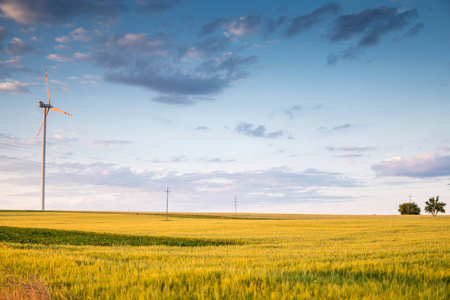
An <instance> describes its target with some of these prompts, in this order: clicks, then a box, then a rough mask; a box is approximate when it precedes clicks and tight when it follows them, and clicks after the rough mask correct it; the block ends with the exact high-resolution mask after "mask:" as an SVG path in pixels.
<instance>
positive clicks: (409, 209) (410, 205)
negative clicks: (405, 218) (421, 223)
mask: <svg viewBox="0 0 450 300" xmlns="http://www.w3.org/2000/svg"><path fill="white" fill-rule="evenodd" d="M398 211H399V212H400V214H402V215H420V207H419V206H418V205H417V203H415V202H405V203H402V204H400V205H399V206H398Z"/></svg>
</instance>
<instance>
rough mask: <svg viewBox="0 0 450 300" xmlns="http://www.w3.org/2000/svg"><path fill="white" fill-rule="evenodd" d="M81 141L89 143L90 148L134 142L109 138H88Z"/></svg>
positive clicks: (111, 146) (109, 146) (110, 146)
mask: <svg viewBox="0 0 450 300" xmlns="http://www.w3.org/2000/svg"><path fill="white" fill-rule="evenodd" d="M83 141H84V142H85V143H87V144H89V146H90V147H92V148H98V147H108V148H113V147H116V146H122V145H132V144H134V142H132V141H122V140H110V139H89V140H83Z"/></svg>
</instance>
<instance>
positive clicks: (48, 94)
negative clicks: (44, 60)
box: [44, 64, 50, 104]
mask: <svg viewBox="0 0 450 300" xmlns="http://www.w3.org/2000/svg"><path fill="white" fill-rule="evenodd" d="M44 69H45V81H46V82H47V98H48V104H50V92H49V91H48V78H47V67H46V66H45V64H44Z"/></svg>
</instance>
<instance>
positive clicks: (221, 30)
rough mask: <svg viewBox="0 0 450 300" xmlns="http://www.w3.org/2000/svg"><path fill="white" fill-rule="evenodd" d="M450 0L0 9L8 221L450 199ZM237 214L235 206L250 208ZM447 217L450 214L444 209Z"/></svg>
mask: <svg viewBox="0 0 450 300" xmlns="http://www.w3.org/2000/svg"><path fill="white" fill-rule="evenodd" d="M449 28H450V1H447V0H430V1H418V0H396V1H394V0H391V1H388V0H379V1H358V0H347V1H335V2H332V1H331V2H329V1H320V0H303V1H300V0H298V1H263V0H259V1H256V0H253V1H250V0H249V1H242V0H240V1H232V0H229V1H190V0H167V1H161V0H133V1H125V0H123V1H121V0H111V1H105V0H100V1H90V0H77V1H73V0H41V1H34V0H0V104H1V109H0V209H29V210H38V209H40V208H41V200H40V184H41V155H42V134H41V135H39V137H38V138H36V136H37V134H38V131H39V127H40V125H41V123H42V119H43V111H44V109H43V108H40V107H39V106H38V102H39V101H43V102H44V103H47V88H46V81H45V72H44V65H45V66H46V68H47V73H48V81H49V92H50V102H51V105H53V106H54V107H56V108H59V109H61V110H63V111H65V112H68V113H70V114H72V116H68V115H65V114H62V113H60V112H56V111H50V113H49V114H48V116H47V153H46V204H45V207H46V209H48V210H93V211H94V210H95V211H98V210H101V211H152V212H163V211H165V204H166V199H167V198H166V196H167V194H166V192H165V191H166V189H167V188H168V189H169V191H170V193H169V211H173V212H234V211H235V210H236V209H237V211H238V212H247V213H252V212H253V213H298V214H367V215H371V214H398V207H399V204H401V203H404V202H409V201H412V202H416V203H417V204H418V205H419V206H420V207H421V209H422V214H425V212H424V206H425V201H427V200H428V199H429V198H431V197H436V196H440V200H441V201H443V202H446V203H449V202H450V134H449V129H450V126H449V125H450V121H449V112H450V35H449V33H448V29H449ZM235 200H236V202H235ZM447 210H448V209H447Z"/></svg>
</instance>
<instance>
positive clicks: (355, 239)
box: [0, 211, 450, 299]
mask: <svg viewBox="0 0 450 300" xmlns="http://www.w3.org/2000/svg"><path fill="white" fill-rule="evenodd" d="M0 226H2V227H4V228H3V229H4V230H3V231H2V232H4V233H3V235H1V234H0V236H1V237H2V238H1V240H0V287H1V289H0V298H2V299H22V298H28V299H33V298H35V299H77V298H78V299H311V298H315V299H325V298H328V299H448V298H449V297H450V289H449V283H450V255H449V254H450V234H449V229H450V218H449V217H448V216H438V217H436V218H433V217H431V216H335V215H289V214H286V215H279V214H176V215H170V217H169V221H165V216H163V215H158V214H144V213H100V212H33V211H0ZM24 228H25V229H30V230H25V229H24ZM36 228H41V229H46V230H45V231H44V230H35V229H36ZM31 229H33V230H31ZM49 229H55V230H53V231H52V230H49ZM14 230H21V231H19V232H20V234H19V235H18V236H22V238H21V239H18V238H17V237H14V236H11V237H9V238H6V236H8V234H9V233H11V232H13V231H14ZM74 231H76V232H77V233H76V234H75V233H74ZM80 232H81V233H83V235H82V236H83V238H84V239H86V242H85V244H81V245H80V244H75V243H72V242H71V240H70V239H71V237H74V236H75V235H77V234H81V233H80ZM38 235H40V238H44V239H46V240H47V241H49V242H48V243H47V244H45V243H43V242H42V240H39V239H35V237H36V236H38ZM60 235H65V236H67V237H68V239H66V240H59V239H57V238H58V237H59V236H60ZM99 236H100V237H104V236H107V237H112V239H113V242H110V245H109V244H108V245H109V246H105V244H101V245H100V244H96V242H95V241H96V240H95V238H97V237H99ZM139 237H141V238H142V239H144V238H153V237H164V238H165V239H164V240H163V242H161V243H160V244H154V245H153V244H151V245H144V246H140V244H136V245H128V244H125V245H123V244H115V242H114V239H119V238H120V239H122V240H123V239H125V240H126V239H139ZM15 239H16V240H15ZM177 239H178V240H180V239H182V240H184V239H188V240H189V241H194V244H182V243H180V244H173V243H172V244H171V243H169V242H167V243H166V242H164V241H165V240H168V241H174V240H177ZM220 241H226V243H223V244H221V243H220ZM108 243H109V242H108ZM195 243H197V244H195Z"/></svg>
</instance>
